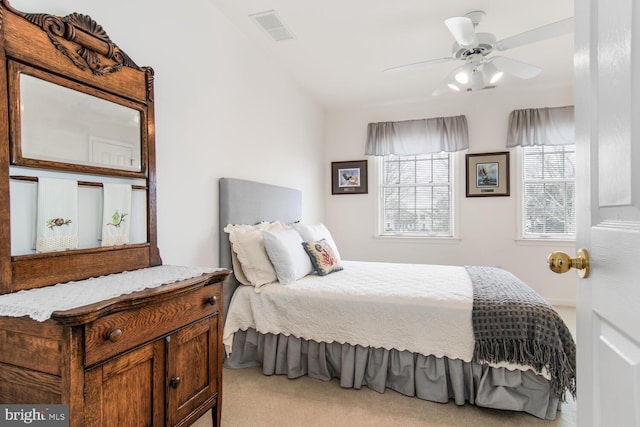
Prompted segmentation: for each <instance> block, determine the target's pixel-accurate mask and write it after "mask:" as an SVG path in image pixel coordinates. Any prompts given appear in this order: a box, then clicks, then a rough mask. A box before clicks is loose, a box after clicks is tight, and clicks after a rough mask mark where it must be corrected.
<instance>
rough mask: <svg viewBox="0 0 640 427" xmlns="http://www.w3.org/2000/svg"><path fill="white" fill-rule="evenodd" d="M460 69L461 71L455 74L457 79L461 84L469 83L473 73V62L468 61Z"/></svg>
mask: <svg viewBox="0 0 640 427" xmlns="http://www.w3.org/2000/svg"><path fill="white" fill-rule="evenodd" d="M458 70H459V71H458V72H457V73H456V74H455V76H454V78H455V79H456V81H457V82H458V83H460V84H461V85H466V84H467V83H469V77H470V76H471V74H472V73H473V64H472V63H470V62H467V63H466V64H464V65H463V66H462V67H460V68H459V69H458Z"/></svg>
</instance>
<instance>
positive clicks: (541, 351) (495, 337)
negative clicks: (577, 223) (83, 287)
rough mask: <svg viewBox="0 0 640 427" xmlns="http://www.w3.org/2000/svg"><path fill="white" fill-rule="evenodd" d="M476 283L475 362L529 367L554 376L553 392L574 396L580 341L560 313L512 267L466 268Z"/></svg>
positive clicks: (474, 284) (474, 304) (473, 314)
mask: <svg viewBox="0 0 640 427" xmlns="http://www.w3.org/2000/svg"><path fill="white" fill-rule="evenodd" d="M466 269H467V272H468V273H469V276H470V277H471V282H472V283H473V311H472V323H473V334H474V336H475V340H476V343H475V348H474V354H473V358H474V361H475V362H478V363H482V362H511V363H520V364H524V365H529V366H532V367H534V368H535V369H537V370H538V371H539V372H540V371H542V369H543V368H546V369H547V370H548V372H549V374H550V375H551V389H552V392H553V393H554V394H555V395H556V396H559V397H560V398H561V399H563V400H565V395H566V391H567V390H569V391H570V392H571V394H572V395H573V396H574V397H575V395H576V376H575V375H576V345H575V342H574V341H573V337H572V336H571V332H570V331H569V329H568V328H567V326H566V324H565V323H564V321H563V320H562V319H561V318H560V315H559V314H558V313H557V312H556V311H555V310H554V308H553V307H552V306H551V305H550V304H549V303H548V302H547V301H545V300H544V299H543V298H542V297H541V296H540V295H538V293H536V292H535V291H534V290H533V289H531V288H530V287H529V286H527V285H526V284H525V283H524V282H522V281H521V280H520V279H518V278H517V277H516V276H514V275H513V274H511V273H510V272H508V271H505V270H503V269H500V268H495V267H476V266H467V267H466Z"/></svg>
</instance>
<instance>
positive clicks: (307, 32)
mask: <svg viewBox="0 0 640 427" xmlns="http://www.w3.org/2000/svg"><path fill="white" fill-rule="evenodd" d="M211 1H212V3H213V4H214V5H216V6H217V7H218V8H219V9H220V10H221V12H222V13H224V14H225V15H226V16H227V17H228V18H229V19H230V20H231V21H232V22H233V23H234V24H235V25H237V26H238V27H239V28H240V29H241V31H242V32H244V33H245V34H246V35H247V36H248V37H249V38H250V39H253V40H254V41H255V43H257V45H258V46H259V47H260V49H262V50H264V51H265V52H267V54H268V55H273V57H274V58H275V59H276V61H277V62H279V63H280V64H281V66H282V67H283V68H284V69H286V70H288V72H289V73H290V74H291V76H292V77H293V78H294V79H295V80H297V81H298V82H299V84H300V85H301V86H302V87H304V88H305V90H306V91H307V92H308V93H310V94H311V95H312V96H313V97H314V98H315V99H317V100H318V102H320V103H321V104H322V105H323V106H324V107H326V108H341V107H357V106H364V105H384V104H393V103H403V102H410V101H417V100H423V99H431V98H432V96H431V93H432V92H433V90H434V89H435V88H436V87H438V86H439V85H441V84H442V82H443V80H444V79H445V78H446V77H447V76H448V75H449V74H450V73H451V71H452V70H453V69H454V68H456V67H458V66H459V65H461V64H462V62H461V61H451V62H447V63H441V64H436V65H431V66H429V67H424V68H421V69H413V70H407V71H404V72H398V73H383V70H384V69H386V68H389V67H393V66H397V65H403V64H409V63H414V62H418V61H423V60H427V59H432V58H442V57H447V56H450V55H451V45H452V44H453V42H454V39H453V36H452V35H451V33H450V32H449V30H448V29H447V27H446V26H445V24H444V20H445V19H447V18H449V17H452V16H463V15H464V14H465V13H467V12H470V11H474V10H482V11H484V12H485V13H486V15H485V16H484V18H483V19H482V22H481V23H480V24H479V25H478V27H477V29H476V30H477V31H478V32H489V33H493V34H495V36H496V37H497V39H498V40H501V39H504V38H506V37H509V36H512V35H515V34H518V33H521V32H523V31H527V30H530V29H533V28H535V27H538V26H541V25H545V24H549V23H552V22H556V21H559V20H562V19H564V18H568V17H571V16H573V0H536V1H523V0H440V1H437V0H395V1H394V0H321V1H310V0H211ZM267 10H275V11H276V13H277V15H278V16H279V18H280V19H281V20H282V22H283V23H284V24H285V26H286V27H287V29H289V30H290V31H291V32H292V33H293V34H294V36H295V39H294V40H287V41H281V42H275V41H274V40H273V39H271V38H270V37H269V35H268V34H267V33H266V32H265V31H264V30H263V29H262V28H261V27H259V26H258V25H257V24H256V22H255V21H254V20H252V19H251V18H249V17H248V15H250V14H254V13H259V12H264V11H267ZM495 55H496V53H495V52H494V53H492V54H490V56H495ZM500 55H501V56H506V57H510V58H513V59H517V60H520V61H524V62H528V63H531V64H533V65H536V66H538V67H540V68H542V73H541V74H539V75H538V76H537V77H535V78H533V79H530V80H522V79H518V78H516V77H514V76H508V75H505V77H503V79H502V80H501V81H500V82H499V84H498V87H497V88H495V89H489V90H496V91H497V90H500V91H507V90H511V91H512V92H514V93H515V91H518V90H537V89H539V88H541V87H544V88H548V87H551V88H553V87H566V86H567V85H571V82H572V80H573V35H572V34H568V35H564V36H560V37H556V38H553V39H549V40H545V41H540V42H537V43H533V44H529V45H526V46H522V47H518V48H513V49H510V50H507V51H503V52H500ZM483 92H485V93H486V90H485V91H483ZM475 95H476V94H475V93H473V92H461V93H455V94H446V95H443V96H458V97H465V96H475Z"/></svg>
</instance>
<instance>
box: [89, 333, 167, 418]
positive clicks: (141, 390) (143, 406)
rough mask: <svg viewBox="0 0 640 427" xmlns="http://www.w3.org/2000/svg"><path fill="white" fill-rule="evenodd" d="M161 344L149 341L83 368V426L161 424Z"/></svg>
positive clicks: (162, 402)
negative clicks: (119, 354) (135, 348)
mask: <svg viewBox="0 0 640 427" xmlns="http://www.w3.org/2000/svg"><path fill="white" fill-rule="evenodd" d="M163 344H164V343H163V342H162V340H158V341H155V342H152V343H150V344H147V345H145V346H142V347H140V348H138V349H137V350H134V351H132V352H129V353H125V354H123V355H122V356H119V357H117V358H115V359H113V360H111V361H109V362H107V363H105V364H103V365H99V366H97V367H95V368H92V369H90V370H88V371H86V373H85V386H86V396H85V403H86V407H85V411H84V412H85V424H84V425H86V426H100V427H111V426H113V427H122V426H158V427H159V426H162V425H163V421H164V409H165V408H164V366H165V352H164V345H163Z"/></svg>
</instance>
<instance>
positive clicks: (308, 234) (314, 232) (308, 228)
mask: <svg viewBox="0 0 640 427" xmlns="http://www.w3.org/2000/svg"><path fill="white" fill-rule="evenodd" d="M292 225H293V228H294V229H295V230H296V231H297V232H298V233H299V234H300V236H302V240H303V241H305V242H317V241H319V240H322V239H325V240H326V241H327V243H329V245H331V248H332V249H333V252H334V254H335V256H336V258H338V261H340V259H341V258H340V252H338V246H337V245H336V242H334V241H333V237H331V233H330V232H329V230H328V229H327V227H326V226H325V225H324V224H315V225H310V224H303V223H301V222H297V223H295V224H292Z"/></svg>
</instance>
